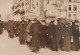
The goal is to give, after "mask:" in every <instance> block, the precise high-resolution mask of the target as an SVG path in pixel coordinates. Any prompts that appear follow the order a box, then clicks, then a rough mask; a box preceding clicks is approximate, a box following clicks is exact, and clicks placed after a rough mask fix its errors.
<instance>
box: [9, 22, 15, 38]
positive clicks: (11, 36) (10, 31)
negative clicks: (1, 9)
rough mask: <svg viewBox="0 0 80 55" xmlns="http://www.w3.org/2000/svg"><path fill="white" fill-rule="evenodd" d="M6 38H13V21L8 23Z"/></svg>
mask: <svg viewBox="0 0 80 55" xmlns="http://www.w3.org/2000/svg"><path fill="white" fill-rule="evenodd" d="M8 36H9V37H10V38H13V37H14V21H10V22H9V23H8Z"/></svg>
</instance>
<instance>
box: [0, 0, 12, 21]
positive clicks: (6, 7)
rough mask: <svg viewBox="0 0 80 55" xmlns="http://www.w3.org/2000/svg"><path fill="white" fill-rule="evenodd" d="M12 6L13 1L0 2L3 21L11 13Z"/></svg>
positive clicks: (3, 0)
mask: <svg viewBox="0 0 80 55" xmlns="http://www.w3.org/2000/svg"><path fill="white" fill-rule="evenodd" d="M12 4H13V0H0V14H1V15H2V20H3V19H5V18H6V16H7V15H8V14H10V13H11V6H12Z"/></svg>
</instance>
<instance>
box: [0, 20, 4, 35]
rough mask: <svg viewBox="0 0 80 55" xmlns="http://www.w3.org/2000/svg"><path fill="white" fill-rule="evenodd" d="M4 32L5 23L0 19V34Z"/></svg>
mask: <svg viewBox="0 0 80 55" xmlns="http://www.w3.org/2000/svg"><path fill="white" fill-rule="evenodd" d="M2 33H3V23H2V21H0V34H2Z"/></svg>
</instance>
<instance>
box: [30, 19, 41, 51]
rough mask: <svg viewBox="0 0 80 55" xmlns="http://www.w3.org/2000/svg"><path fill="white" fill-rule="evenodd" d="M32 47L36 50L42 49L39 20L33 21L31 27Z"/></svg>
mask: <svg viewBox="0 0 80 55" xmlns="http://www.w3.org/2000/svg"><path fill="white" fill-rule="evenodd" d="M30 37H31V41H30V49H31V50H32V51H34V52H37V51H39V49H40V47H41V46H40V32H39V24H38V21H37V20H34V21H32V24H31V27H30Z"/></svg>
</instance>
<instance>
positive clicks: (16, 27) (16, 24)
mask: <svg viewBox="0 0 80 55" xmlns="http://www.w3.org/2000/svg"><path fill="white" fill-rule="evenodd" d="M18 27H19V21H15V22H14V34H15V36H16V37H17V36H18V34H17V30H18Z"/></svg>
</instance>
